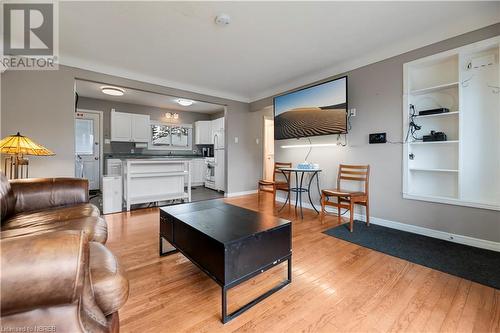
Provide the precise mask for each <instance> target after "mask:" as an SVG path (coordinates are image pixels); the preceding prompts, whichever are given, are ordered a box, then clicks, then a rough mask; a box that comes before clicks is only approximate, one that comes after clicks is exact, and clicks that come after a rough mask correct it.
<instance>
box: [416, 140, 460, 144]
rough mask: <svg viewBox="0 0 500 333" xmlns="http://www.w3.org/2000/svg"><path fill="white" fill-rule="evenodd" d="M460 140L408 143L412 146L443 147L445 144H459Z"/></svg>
mask: <svg viewBox="0 0 500 333" xmlns="http://www.w3.org/2000/svg"><path fill="white" fill-rule="evenodd" d="M458 142H459V141H458V140H448V141H426V142H423V141H413V142H408V143H409V144H410V145H443V144H451V143H458Z"/></svg>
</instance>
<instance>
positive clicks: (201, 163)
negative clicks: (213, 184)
mask: <svg viewBox="0 0 500 333" xmlns="http://www.w3.org/2000/svg"><path fill="white" fill-rule="evenodd" d="M205 174H206V164H205V159H203V158H193V159H192V160H191V185H193V186H200V185H203V184H204V183H205ZM187 183H188V179H187V177H186V178H185V179H184V184H185V185H186V186H187Z"/></svg>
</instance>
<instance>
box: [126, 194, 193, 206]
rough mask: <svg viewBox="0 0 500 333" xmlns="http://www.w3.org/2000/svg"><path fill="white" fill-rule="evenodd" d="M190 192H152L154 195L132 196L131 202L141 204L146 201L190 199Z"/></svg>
mask: <svg viewBox="0 0 500 333" xmlns="http://www.w3.org/2000/svg"><path fill="white" fill-rule="evenodd" d="M188 198H189V194H188V193H186V192H179V193H165V194H152V195H142V196H138V197H132V198H130V203H131V204H140V203H146V202H156V201H166V200H175V199H188Z"/></svg>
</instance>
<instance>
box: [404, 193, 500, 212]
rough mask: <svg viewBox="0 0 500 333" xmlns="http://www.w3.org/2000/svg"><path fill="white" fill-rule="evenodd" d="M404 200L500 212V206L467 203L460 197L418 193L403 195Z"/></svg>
mask: <svg viewBox="0 0 500 333" xmlns="http://www.w3.org/2000/svg"><path fill="white" fill-rule="evenodd" d="M403 198H404V199H410V200H420V201H428V202H439V203H444V204H450V205H460V206H466V207H474V208H483V209H491V210H498V211H500V206H499V205H498V204H495V203H482V202H473V201H466V200H461V199H459V198H458V197H444V196H436V195H423V194H416V193H403Z"/></svg>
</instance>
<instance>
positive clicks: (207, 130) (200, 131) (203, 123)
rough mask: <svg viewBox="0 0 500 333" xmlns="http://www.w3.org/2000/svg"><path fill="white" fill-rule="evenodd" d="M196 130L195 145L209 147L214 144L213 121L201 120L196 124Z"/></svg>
mask: <svg viewBox="0 0 500 333" xmlns="http://www.w3.org/2000/svg"><path fill="white" fill-rule="evenodd" d="M194 129H195V144H197V145H209V144H212V121H210V120H200V121H197V122H195V123H194Z"/></svg>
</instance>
